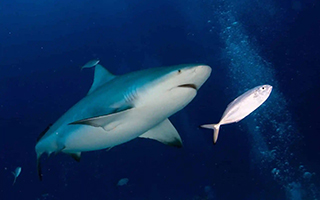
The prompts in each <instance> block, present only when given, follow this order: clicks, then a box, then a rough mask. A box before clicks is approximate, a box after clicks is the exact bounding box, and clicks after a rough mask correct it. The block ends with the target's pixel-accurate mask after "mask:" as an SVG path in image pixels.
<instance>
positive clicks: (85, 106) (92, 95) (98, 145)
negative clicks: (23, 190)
mask: <svg viewBox="0 0 320 200" xmlns="http://www.w3.org/2000/svg"><path fill="white" fill-rule="evenodd" d="M210 74H211V68H210V67H209V66H207V65H197V64H190V65H176V66H170V67H159V68H151V69H146V70H141V71H136V72H131V73H128V74H124V75H119V76H115V75H113V74H111V73H110V72H108V71H107V70H106V69H105V68H104V67H102V66H101V65H99V64H98V65H96V66H95V75H94V81H93V84H92V86H91V88H90V90H89V92H88V94H87V95H86V96H85V97H84V98H83V99H81V100H80V101H79V102H78V103H76V104H75V105H74V106H73V107H71V108H70V109H69V110H68V111H67V112H66V113H64V114H63V115H62V116H61V117H60V118H59V119H58V120H57V121H56V122H55V123H54V124H53V125H52V126H50V127H48V128H47V129H46V132H45V133H43V134H42V136H41V137H40V138H38V142H37V144H36V146H35V150H36V154H37V163H38V164H37V166H38V175H39V178H40V180H41V179H42V172H41V167H40V156H41V155H42V154H43V153H47V154H48V155H50V154H51V153H60V152H62V153H66V154H70V155H71V156H72V157H73V158H75V159H76V160H78V161H79V160H80V155H81V152H84V151H94V150H100V149H105V148H112V147H114V146H117V145H120V144H123V143H125V142H128V141H130V140H132V139H135V138H137V137H141V138H149V139H154V140H157V141H159V142H162V143H164V144H167V145H171V146H177V147H181V146H182V141H181V138H180V136H179V134H178V132H177V131H176V129H175V128H174V126H173V125H172V124H171V122H170V121H169V120H168V117H170V116H171V115H173V114H174V113H176V112H178V111H179V110H181V109H182V108H184V107H185V106H186V105H187V104H189V103H190V102H191V101H192V99H193V98H194V97H195V96H196V94H197V91H198V90H199V88H200V87H201V86H202V85H203V84H204V83H205V81H206V80H207V79H208V78H209V76H210Z"/></svg>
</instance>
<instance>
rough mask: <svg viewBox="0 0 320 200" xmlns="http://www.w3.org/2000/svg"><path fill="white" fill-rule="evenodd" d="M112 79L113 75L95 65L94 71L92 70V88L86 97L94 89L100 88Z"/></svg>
mask: <svg viewBox="0 0 320 200" xmlns="http://www.w3.org/2000/svg"><path fill="white" fill-rule="evenodd" d="M114 77H115V75H113V74H111V73H110V72H109V71H108V70H107V69H106V68H104V67H102V66H101V65H99V64H97V65H96V66H95V70H94V79H93V83H92V86H91V88H90V90H89V92H88V95H89V94H91V93H92V92H93V91H95V90H96V89H98V88H99V87H100V86H102V85H104V84H105V83H107V82H109V81H110V80H112V79H113V78H114Z"/></svg>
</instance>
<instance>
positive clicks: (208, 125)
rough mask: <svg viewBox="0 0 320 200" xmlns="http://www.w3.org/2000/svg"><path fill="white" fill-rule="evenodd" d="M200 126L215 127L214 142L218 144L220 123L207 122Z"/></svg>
mask: <svg viewBox="0 0 320 200" xmlns="http://www.w3.org/2000/svg"><path fill="white" fill-rule="evenodd" d="M200 127H202V128H208V129H213V144H216V143H217V140H218V136H219V129H220V124H205V125H201V126H200Z"/></svg>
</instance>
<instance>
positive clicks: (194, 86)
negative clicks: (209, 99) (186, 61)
mask: <svg viewBox="0 0 320 200" xmlns="http://www.w3.org/2000/svg"><path fill="white" fill-rule="evenodd" d="M178 87H186V88H193V89H195V90H197V86H196V85H195V84H183V85H179V86H178Z"/></svg>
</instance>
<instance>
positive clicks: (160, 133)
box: [139, 119, 182, 148]
mask: <svg viewBox="0 0 320 200" xmlns="http://www.w3.org/2000/svg"><path fill="white" fill-rule="evenodd" d="M139 137H140V138H148V139H153V140H157V141H159V142H161V143H163V144H166V145H169V146H174V147H179V148H180V147H182V141H181V137H180V135H179V133H178V131H177V130H176V129H175V128H174V126H173V125H172V124H171V122H170V121H169V119H166V120H164V121H163V122H161V123H160V124H158V125H157V126H155V127H154V128H152V129H150V130H148V131H147V132H145V133H144V134H142V135H140V136H139Z"/></svg>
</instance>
